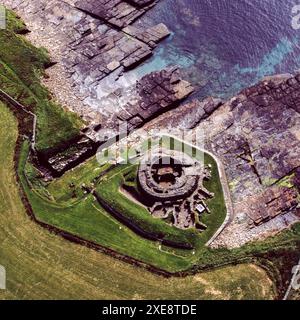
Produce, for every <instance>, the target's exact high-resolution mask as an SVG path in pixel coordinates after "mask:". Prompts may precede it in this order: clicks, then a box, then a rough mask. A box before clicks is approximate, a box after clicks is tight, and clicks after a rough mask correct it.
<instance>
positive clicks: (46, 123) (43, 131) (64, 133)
mask: <svg viewBox="0 0 300 320" xmlns="http://www.w3.org/2000/svg"><path fill="white" fill-rule="evenodd" d="M7 12H8V28H7V29H6V30H0V43H1V51H0V86H1V89H2V90H4V91H6V92H7V93H8V94H10V95H11V96H12V97H14V98H15V99H17V100H18V101H19V102H20V103H22V104H23V105H25V106H26V107H28V109H30V110H31V111H32V112H34V113H36V114H37V117H38V122H37V141H36V147H37V149H38V150H39V151H46V150H48V149H49V148H54V147H57V146H58V145H60V144H61V143H62V142H64V141H67V140H69V139H71V138H74V137H75V136H77V135H78V133H79V131H80V128H81V126H82V125H83V123H82V122H81V120H80V118H79V117H78V116H77V115H76V114H74V113H71V112H67V111H66V110H64V109H63V108H62V107H61V106H59V105H58V104H57V103H55V102H54V101H53V100H52V97H51V95H50V93H49V92H48V90H47V89H46V88H45V87H43V86H42V85H41V83H40V78H41V77H42V76H43V74H44V70H45V67H46V66H47V65H48V64H49V63H50V60H49V57H48V55H47V52H46V50H44V49H38V48H35V47H34V46H32V45H31V44H30V43H29V42H28V41H26V40H25V38H24V36H22V35H19V34H18V33H20V32H22V31H24V28H25V27H24V25H23V23H22V21H21V20H20V19H18V18H17V17H16V16H15V15H14V14H13V13H12V12H11V11H7Z"/></svg>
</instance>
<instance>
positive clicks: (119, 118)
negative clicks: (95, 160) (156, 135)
mask: <svg viewBox="0 0 300 320" xmlns="http://www.w3.org/2000/svg"><path fill="white" fill-rule="evenodd" d="M133 90H134V92H133V93H132V95H130V96H132V97H134V100H132V101H130V102H127V103H126V104H125V105H124V106H123V107H119V108H118V107H117V108H115V113H114V114H113V115H112V116H111V117H109V118H107V119H106V121H104V122H103V124H102V126H99V125H98V126H96V127H91V128H90V129H89V130H88V131H85V133H84V135H85V136H86V137H88V138H89V139H88V141H86V140H85V139H84V138H83V139H82V140H80V141H79V142H77V143H76V144H74V145H72V146H70V147H69V148H68V149H65V150H63V152H59V153H57V154H54V155H51V156H50V157H49V159H48V164H49V166H50V168H51V170H52V171H53V173H54V175H61V174H63V173H64V172H65V171H66V170H68V169H70V168H71V167H72V166H74V165H76V164H78V163H79V162H80V161H82V160H84V159H85V158H87V157H89V156H91V155H92V153H93V152H94V153H95V152H96V148H95V146H99V145H100V144H101V143H104V142H106V141H107V140H109V139H111V138H113V137H116V136H118V135H121V134H127V133H129V132H131V131H133V130H134V129H136V128H138V127H140V126H142V125H143V124H145V123H146V122H147V121H149V120H150V119H151V118H153V117H155V116H156V115H157V114H161V113H163V112H165V111H167V110H169V109H170V108H172V107H175V106H177V105H178V103H179V102H180V101H182V100H183V99H184V98H186V97H187V96H188V95H190V94H191V93H192V92H193V90H194V89H193V87H192V86H191V85H190V83H188V82H186V81H184V80H182V79H181V78H180V76H179V71H178V69H177V68H171V69H167V70H162V71H159V72H154V73H151V74H149V75H146V76H145V77H143V78H142V79H141V80H140V81H139V82H138V83H137V84H136V85H135V86H134V88H133Z"/></svg>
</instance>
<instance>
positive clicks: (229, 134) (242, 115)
mask: <svg viewBox="0 0 300 320" xmlns="http://www.w3.org/2000/svg"><path fill="white" fill-rule="evenodd" d="M207 106H209V107H207ZM207 110H211V111H212V113H211V114H210V115H209V113H208V114H207ZM299 111H300V74H296V75H295V76H292V75H284V76H275V77H269V78H266V79H264V81H262V82H260V83H259V84H257V85H255V86H253V87H251V88H248V89H246V90H244V91H242V92H241V93H240V94H239V95H238V96H236V97H234V98H233V99H231V100H230V101H228V102H226V103H224V104H222V103H220V101H218V100H216V99H213V98H208V99H206V100H204V101H201V102H200V101H193V102H191V103H188V104H186V105H183V106H181V107H179V108H177V109H176V110H174V111H172V112H168V113H166V114H165V115H163V116H161V117H159V118H158V119H155V120H153V121H152V122H151V123H149V124H147V125H146V129H147V130H149V129H151V128H159V127H160V128H169V129H170V130H171V129H172V128H182V129H190V128H195V127H196V128H197V129H201V130H203V133H204V137H205V146H206V148H207V149H208V150H209V151H211V152H213V153H214V154H215V155H216V156H217V157H218V158H219V159H220V161H221V162H222V163H223V164H224V166H225V170H226V175H227V178H228V182H229V185H230V190H231V195H232V200H233V206H234V212H235V215H234V217H233V222H232V223H230V224H229V226H228V227H227V228H226V229H225V231H224V232H223V233H222V234H221V236H220V237H219V238H218V239H217V240H216V241H215V245H226V246H229V247H234V246H238V245H240V244H242V243H245V242H247V241H250V240H254V239H257V238H261V237H262V236H264V235H265V236H267V235H269V234H272V233H273V232H276V231H279V230H282V229H284V228H286V227H288V226H289V225H291V224H292V223H293V222H296V221H299V210H300V209H299V194H297V188H296V187H297V186H298V185H299V167H300V115H299ZM199 143H201V145H202V142H199ZM298 192H299V191H298ZM250 200H251V206H252V209H251V206H250ZM297 214H298V216H297ZM253 226H256V227H255V228H252V227H253Z"/></svg>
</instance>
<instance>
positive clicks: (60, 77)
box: [2, 0, 170, 124]
mask: <svg viewBox="0 0 300 320" xmlns="http://www.w3.org/2000/svg"><path fill="white" fill-rule="evenodd" d="M2 2H3V4H4V5H6V6H8V7H9V8H11V9H13V10H15V11H16V12H17V13H19V15H20V16H21V17H22V19H24V21H25V23H26V24H27V25H28V28H29V29H30V30H31V33H30V34H29V35H28V39H29V40H30V41H32V42H33V43H34V44H35V45H37V46H43V47H45V48H47V49H48V50H49V52H50V55H51V57H52V59H53V61H55V62H57V64H56V65H55V66H54V67H53V68H50V69H49V70H48V73H49V77H48V79H47V80H45V83H46V84H47V86H48V87H49V88H50V90H51V92H53V94H54V96H55V97H56V98H57V100H58V101H59V102H61V103H62V104H63V105H65V106H67V107H69V108H70V109H71V110H73V111H75V112H77V113H78V114H80V115H81V116H82V117H83V118H84V119H85V120H86V121H87V122H88V123H94V124H98V123H99V122H100V121H101V119H102V116H103V115H104V116H109V115H111V114H113V113H114V105H113V103H112V102H111V101H108V100H107V99H105V97H106V95H108V94H109V93H110V92H111V91H113V89H111V90H110V88H109V90H108V91H109V92H107V91H106V90H105V87H106V82H107V83H108V86H109V87H110V86H113V85H114V83H115V82H116V80H117V79H118V78H119V77H120V76H121V75H122V74H123V73H126V71H127V70H129V69H132V68H134V67H135V66H137V65H138V64H140V63H141V62H143V61H144V60H145V59H147V58H149V57H150V56H151V55H152V53H153V49H154V48H155V47H156V45H157V44H158V43H159V42H160V41H161V40H162V39H164V38H165V37H167V36H168V35H169V34H170V32H169V30H168V28H167V27H166V26H165V25H163V24H158V25H156V26H155V25H153V26H148V25H147V26H146V25H140V26H139V28H138V29H137V28H135V27H134V26H131V25H130V24H131V23H132V22H133V21H134V20H135V19H136V18H137V17H139V16H140V15H141V14H143V13H144V12H145V11H147V10H149V9H150V7H152V5H155V3H156V2H157V1H119V0H111V1H108V0H105V1H100V0H98V1H96V0H93V1H74V0H66V1H59V0H39V1H37V0H4V1H2ZM76 7H80V8H81V9H82V10H80V9H78V8H76ZM95 10H96V11H97V14H96V13H95V12H96V11H95ZM94 11H95V12H94ZM108 15H111V18H109V17H110V16H108ZM106 80H107V81H106ZM134 81H135V79H134ZM134 81H133V82H134ZM103 100H105V101H106V102H107V103H106V104H105V103H103Z"/></svg>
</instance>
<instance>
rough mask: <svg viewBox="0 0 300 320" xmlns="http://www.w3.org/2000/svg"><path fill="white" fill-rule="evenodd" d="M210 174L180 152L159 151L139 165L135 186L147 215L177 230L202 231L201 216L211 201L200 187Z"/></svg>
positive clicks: (203, 228) (161, 149)
mask: <svg viewBox="0 0 300 320" xmlns="http://www.w3.org/2000/svg"><path fill="white" fill-rule="evenodd" d="M210 178H211V173H210V171H209V168H206V167H205V166H204V165H203V164H202V163H200V162H199V161H197V160H196V159H194V158H192V157H190V156H188V155H187V154H184V153H182V152H178V151H174V150H167V149H164V148H160V149H159V150H154V151H153V152H152V154H151V157H149V158H148V159H146V160H145V159H144V161H142V162H141V164H140V167H139V170H138V186H139V188H140V191H141V193H142V196H143V198H144V199H145V200H146V202H147V206H148V209H149V211H150V213H151V214H152V215H153V216H154V217H157V218H160V219H165V220H167V221H169V222H170V223H172V224H173V225H174V226H175V227H177V228H180V229H188V228H192V227H196V228H197V229H200V230H205V229H206V228H207V226H206V225H204V224H203V223H201V222H200V216H201V215H202V214H204V213H205V212H207V213H210V210H209V208H208V206H207V204H206V202H205V201H206V200H207V199H209V198H213V197H214V194H213V193H211V192H209V191H208V190H207V189H206V188H205V187H204V185H203V181H204V180H205V179H210Z"/></svg>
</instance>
